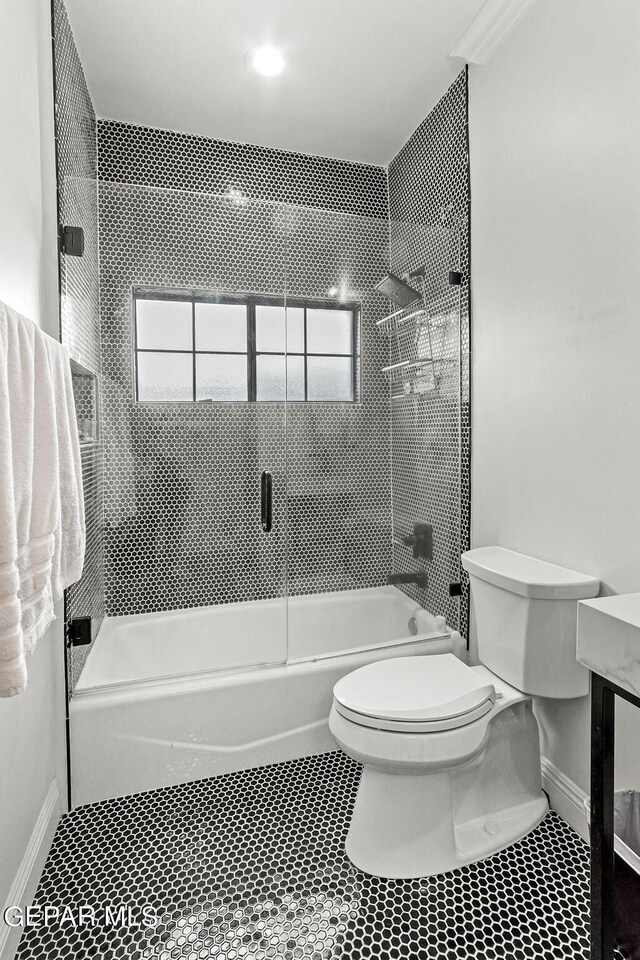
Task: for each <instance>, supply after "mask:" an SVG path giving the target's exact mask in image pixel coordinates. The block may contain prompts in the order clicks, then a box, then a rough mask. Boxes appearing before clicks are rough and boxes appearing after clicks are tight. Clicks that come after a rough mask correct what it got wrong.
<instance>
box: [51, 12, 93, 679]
mask: <svg viewBox="0 0 640 960" xmlns="http://www.w3.org/2000/svg"><path fill="white" fill-rule="evenodd" d="M53 13H54V18H53V26H54V63H55V74H56V159H57V167H58V169H57V174H58V203H59V206H60V217H61V220H62V222H63V223H65V224H71V225H73V226H80V227H82V228H83V230H84V237H85V251H84V255H83V256H82V257H68V256H65V255H64V254H61V255H60V292H61V311H60V319H61V330H62V342H63V343H64V344H65V346H66V347H67V349H68V350H69V354H70V356H71V358H72V360H74V361H76V362H77V363H78V364H80V365H81V366H82V368H83V370H85V371H89V372H90V373H91V375H92V376H91V377H76V376H74V378H73V379H74V394H75V400H76V410H77V415H78V420H79V421H81V420H93V421H94V422H95V424H96V427H97V426H98V424H99V420H100V403H99V394H100V374H101V363H100V312H99V300H100V297H99V257H98V184H97V179H96V177H97V163H96V149H97V148H96V117H95V112H94V109H93V103H92V102H91V95H90V93H89V89H88V87H87V83H86V80H85V76H84V72H83V69H82V64H81V63H80V58H79V57H78V51H77V49H76V45H75V42H74V39H73V34H72V32H71V26H70V24H69V20H68V18H67V12H66V9H65V6H64V3H63V2H62V0H55V2H54V5H53ZM89 385H91V386H89ZM78 426H79V429H80V428H81V426H82V425H81V423H79V424H78ZM81 461H82V486H83V493H84V503H85V519H86V529H87V541H86V549H85V564H84V568H83V571H82V576H81V578H80V580H79V581H78V582H77V583H74V584H73V585H72V586H71V587H70V588H69V590H67V591H66V593H65V599H66V602H65V618H66V620H67V621H69V620H72V619H73V618H75V617H91V626H92V635H93V637H94V638H95V637H96V636H97V634H98V631H99V630H100V625H101V623H102V619H103V617H104V609H105V599H104V559H103V545H104V541H103V490H104V457H103V450H102V443H101V439H100V434H99V430H96V440H95V441H94V442H85V443H84V444H83V446H82V450H81ZM90 649H91V647H90V646H89V645H87V646H82V647H72V648H71V649H70V650H69V651H68V652H67V658H66V670H67V685H68V689H69V692H71V691H72V690H73V688H74V687H75V685H76V683H77V681H78V678H79V676H80V673H81V671H82V668H83V666H84V663H85V661H86V658H87V656H88V653H89V650H90Z"/></svg>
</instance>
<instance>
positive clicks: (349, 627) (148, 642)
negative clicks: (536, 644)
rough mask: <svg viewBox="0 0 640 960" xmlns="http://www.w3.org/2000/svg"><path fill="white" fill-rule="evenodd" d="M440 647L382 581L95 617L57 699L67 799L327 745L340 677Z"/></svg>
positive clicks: (440, 635) (439, 628)
mask: <svg viewBox="0 0 640 960" xmlns="http://www.w3.org/2000/svg"><path fill="white" fill-rule="evenodd" d="M412 617H413V618H415V621H416V626H417V633H416V635H415V636H412V635H411V634H410V628H409V620H410V619H411V618H412ZM287 621H288V623H287ZM287 646H288V649H287ZM452 649H454V650H455V651H456V652H458V650H459V649H460V638H459V635H458V634H455V633H452V632H451V631H450V630H449V629H448V627H447V625H446V623H445V621H444V618H442V617H433V616H432V615H431V614H429V613H428V612H427V611H425V610H423V609H422V608H420V607H418V606H417V605H416V604H415V603H414V602H413V601H412V600H410V599H409V598H408V597H406V596H405V595H404V594H403V593H402V592H401V591H399V590H397V589H396V588H395V587H376V588H373V589H368V590H350V591H344V592H340V593H326V594H314V595H312V596H307V597H294V598H291V599H290V600H289V602H288V604H287V603H285V602H284V601H281V600H265V601H255V602H252V603H243V604H228V605H223V606H216V607H205V608H198V609H194V610H179V611H173V612H171V613H161V614H142V615H139V616H127V617H113V618H108V619H107V620H105V622H104V625H103V627H102V629H101V631H100V634H99V636H98V638H97V639H96V641H95V643H94V645H93V648H92V650H91V653H90V654H89V657H88V659H87V663H86V665H85V667H84V669H83V671H82V675H81V677H80V680H79V682H78V685H77V687H76V691H75V694H74V697H73V700H72V701H71V705H70V713H69V724H70V739H71V776H72V803H73V805H74V806H78V805H80V804H84V803H93V802H95V801H98V800H104V799H106V798H108V797H117V796H126V795H127V794H131V793H137V792H139V791H141V790H151V789H154V788H156V787H162V786H168V785H170V784H175V783H184V782H186V781H189V780H197V779H200V778H201V777H210V776H215V775H217V774H222V773H230V772H232V771H236V770H244V769H248V768H249V767H256V766H262V765H263V764H266V763H276V762H278V761H281V760H290V759H293V758H295V757H301V756H309V755H311V754H314V753H322V752H324V751H327V750H332V749H334V748H335V747H334V744H333V740H332V739H331V735H330V733H329V727H328V717H329V710H330V707H331V701H332V690H333V686H334V684H335V683H336V681H337V680H339V679H340V677H342V676H344V675H345V674H346V673H349V672H350V671H351V670H354V669H355V668H356V667H359V666H361V665H362V664H364V663H369V662H371V661H373V660H381V659H385V658H388V657H398V656H410V655H414V654H415V655H418V654H432V653H446V652H448V651H450V650H452ZM257 661H259V662H257Z"/></svg>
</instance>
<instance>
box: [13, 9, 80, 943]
mask: <svg viewBox="0 0 640 960" xmlns="http://www.w3.org/2000/svg"><path fill="white" fill-rule="evenodd" d="M0 131H2V149H0V299H1V300H4V301H5V302H7V303H9V304H10V305H11V306H13V307H15V308H16V309H17V310H20V311H21V312H22V313H25V314H26V315H27V316H29V317H30V318H31V319H32V320H34V321H35V322H36V323H38V324H39V325H40V326H41V327H42V328H43V329H45V330H46V331H47V332H48V333H50V334H51V335H53V336H56V337H57V335H58V294H57V252H56V212H55V158H54V140H53V106H52V92H51V31H50V16H49V2H48V0H2V3H1V4H0ZM62 664H63V646H62V623H61V620H60V619H59V620H58V621H57V622H56V623H55V624H53V626H52V627H51V629H50V630H49V631H48V634H47V635H46V636H45V637H44V638H43V639H42V640H41V642H40V645H39V647H38V649H37V650H36V652H35V654H34V656H33V658H32V660H31V662H30V664H29V686H28V689H27V691H26V693H25V694H22V695H19V696H17V697H13V698H11V699H9V700H0V771H1V772H2V775H1V778H0V825H1V829H0V905H2V904H4V903H5V902H6V899H7V896H8V895H9V893H10V891H11V887H12V884H13V883H14V879H15V878H16V875H17V874H18V871H19V869H20V865H21V861H22V860H23V857H24V855H25V851H26V850H27V846H28V844H29V840H30V838H31V835H32V832H33V830H34V826H35V825H36V821H37V819H38V815H39V814H40V812H41V809H42V807H43V803H44V801H45V798H46V797H47V793H48V791H49V789H50V787H51V784H52V782H53V781H54V779H56V778H58V780H59V781H60V789H61V791H62V792H63V791H64V788H65V782H64V691H63V689H62V684H63V679H62ZM41 852H42V851H41ZM32 879H33V878H32ZM27 892H29V891H27ZM1 926H2V925H1V923H0V928H1ZM1 941H2V929H0V942H1ZM11 945H12V943H9V944H7V945H6V947H7V950H9V948H10V947H11Z"/></svg>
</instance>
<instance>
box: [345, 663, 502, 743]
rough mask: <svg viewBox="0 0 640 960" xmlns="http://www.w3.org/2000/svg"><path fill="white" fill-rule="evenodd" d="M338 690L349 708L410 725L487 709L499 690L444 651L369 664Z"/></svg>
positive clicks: (352, 711)
mask: <svg viewBox="0 0 640 960" xmlns="http://www.w3.org/2000/svg"><path fill="white" fill-rule="evenodd" d="M333 695H334V697H335V699H336V701H337V703H338V704H340V705H342V706H343V707H345V708H346V709H347V710H348V711H349V712H350V713H356V714H362V715H363V716H364V717H373V718H377V719H381V720H383V719H387V720H401V721H403V722H404V723H407V724H408V725H409V724H410V723H411V722H412V721H413V722H416V723H418V722H420V723H421V724H422V723H424V721H429V720H432V721H437V720H447V719H449V718H454V717H464V716H465V715H466V714H469V713H476V712H477V710H478V708H479V707H482V706H483V705H484V704H486V705H487V709H488V708H489V707H490V705H491V704H492V703H493V702H494V701H495V695H496V694H495V688H494V686H493V684H492V683H487V681H486V679H483V678H482V677H480V676H478V674H477V673H476V672H475V671H474V670H471V668H470V667H467V666H466V665H465V664H464V663H462V661H461V660H458V658H457V657H455V656H454V655H453V654H452V653H445V654H437V655H433V656H418V657H398V658H397V659H394V660H378V661H376V663H369V664H367V665H366V666H365V667H360V668H359V669H358V670H354V671H353V673H349V674H348V675H347V676H346V677H343V678H342V680H338V682H337V683H336V685H335V687H334V688H333Z"/></svg>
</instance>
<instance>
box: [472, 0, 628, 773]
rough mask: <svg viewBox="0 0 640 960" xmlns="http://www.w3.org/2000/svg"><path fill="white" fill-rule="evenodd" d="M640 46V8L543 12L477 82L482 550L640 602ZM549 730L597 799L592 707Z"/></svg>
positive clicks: (537, 11)
mask: <svg viewBox="0 0 640 960" xmlns="http://www.w3.org/2000/svg"><path fill="white" fill-rule="evenodd" d="M639 50H640V4H638V3H637V2H636V0H607V2H606V3H605V2H603V0H539V2H538V4H537V5H536V6H535V7H534V8H533V10H532V11H531V12H530V13H529V14H528V16H527V17H526V18H525V20H524V21H523V22H522V23H521V24H520V26H519V27H518V28H517V30H516V31H515V32H514V33H513V34H512V36H511V37H510V38H509V39H508V40H507V42H506V43H505V45H504V46H503V47H502V48H501V49H499V50H498V51H497V53H496V54H495V56H494V58H493V59H492V60H491V61H490V62H489V63H488V64H487V65H486V66H484V67H474V68H471V72H470V146H471V191H472V292H473V302H472V306H473V345H472V349H473V358H472V373H473V388H472V389H473V395H472V396H473V411H472V416H473V421H472V429H473V441H472V442H473V454H472V516H473V532H472V538H473V543H474V545H483V544H489V543H498V544H502V545H504V546H507V547H511V548H513V549H516V550H520V551H522V552H524V553H530V554H532V555H533V556H537V557H542V558H544V559H547V560H552V561H555V562H557V563H560V564H564V565H566V566H569V567H573V568H575V569H577V570H581V571H585V572H586V573H589V574H593V575H594V576H596V577H599V578H600V579H601V580H602V583H603V588H604V590H605V592H607V593H622V592H625V591H638V590H640V496H639V495H638V489H639V487H640V309H639V307H638V303H639V299H640V112H639V111H638V108H637V102H638V95H639V93H640V56H639V55H638V51H639ZM620 714H627V716H626V718H625V717H622V716H621V720H622V721H625V722H624V723H621V725H620V726H621V735H620V736H619V750H620V761H621V763H620V779H621V780H624V781H627V782H635V784H636V785H637V786H638V787H639V788H640V748H639V747H638V744H640V717H635V716H633V714H631V717H629V714H630V710H629V709H628V708H627V710H624V708H620ZM538 716H539V719H540V722H541V728H542V737H543V744H542V746H543V753H545V754H546V755H547V756H548V757H549V758H550V759H551V760H552V761H553V762H554V763H555V764H556V765H557V766H558V767H559V768H560V769H561V770H562V771H563V772H564V773H565V774H566V775H568V776H569V777H570V778H571V779H572V780H573V781H574V782H575V783H577V784H578V786H579V787H581V788H582V789H584V790H587V789H588V770H589V755H588V750H589V714H588V701H587V700H586V699H585V700H582V701H571V702H566V703H560V702H556V703H553V702H550V701H546V702H543V703H541V704H540V705H539V708H538Z"/></svg>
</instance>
